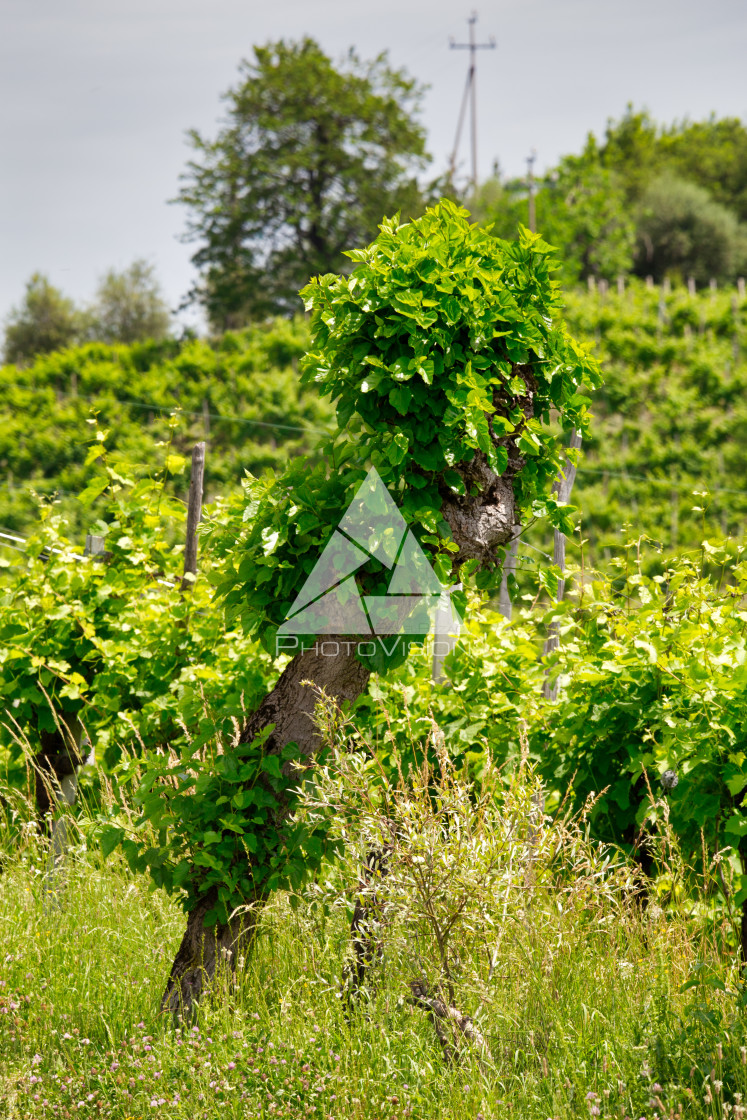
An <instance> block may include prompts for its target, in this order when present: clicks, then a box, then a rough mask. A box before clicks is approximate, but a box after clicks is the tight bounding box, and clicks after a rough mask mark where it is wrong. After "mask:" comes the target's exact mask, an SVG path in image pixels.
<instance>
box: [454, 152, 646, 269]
mask: <svg viewBox="0 0 747 1120" xmlns="http://www.w3.org/2000/svg"><path fill="white" fill-rule="evenodd" d="M527 193H528V192H527V187H526V183H524V182H522V181H521V180H515V181H514V182H512V183H507V184H506V185H505V186H504V187H502V186H501V184H500V182H499V181H497V180H496V179H492V180H489V181H488V183H486V184H484V185H483V187H481V188H480V191H479V192H478V194H477V197H476V198H475V199H474V200H473V201H472V202H471V204H470V209H471V210H472V212H473V214H474V215H475V217H477V218H478V219H481V220H485V221H488V222H492V223H493V232H494V233H495V234H496V236H498V237H503V238H511V237H514V236H515V235H516V230H517V227H518V226H519V224H521V223H523V222H526V220H527ZM536 216H537V228H538V230H540V232H541V234H542V236H543V237H544V238H545V239H546V240H547V241H548V242H549V243H550V244H551V245H554V246H556V247H557V248H558V249H559V257H560V260H561V261H562V277H563V279H564V280H565V281H567V282H568V283H575V282H577V281H579V280H585V279H586V277H587V276H592V275H593V276H602V277H605V278H606V279H610V280H611V279H614V278H615V277H616V276H619V275H620V273H624V272H629V271H630V269H631V268H632V265H633V252H634V248H635V224H634V221H633V218H632V216H631V213H630V207H629V206H628V205H627V201H626V197H625V192H624V189H623V186H622V183H621V180H620V177H619V175H618V174H617V173H616V172H614V171H610V170H609V169H608V168H606V167H603V166H602V165H601V164H600V162H599V153H598V150H597V147H596V145H595V143H594V141H593V139H592V138H590V140H589V142H588V143H587V146H586V149H585V150H584V152H583V153H582V154H581V155H580V156H566V157H564V158H563V159H562V160H561V161H560V164H559V165H558V167H557V168H556V169H555V170H554V171H553V172H552V173H551V174H550V175H549V176H548V177H547V178H546V179H544V180H543V181H541V182H540V183H538V190H537V195H536Z"/></svg>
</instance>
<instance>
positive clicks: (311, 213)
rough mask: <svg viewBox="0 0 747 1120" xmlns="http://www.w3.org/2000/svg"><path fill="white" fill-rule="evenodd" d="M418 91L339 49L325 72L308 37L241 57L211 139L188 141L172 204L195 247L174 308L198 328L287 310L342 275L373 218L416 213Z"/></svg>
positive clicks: (380, 65) (420, 134)
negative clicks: (180, 307) (196, 304)
mask: <svg viewBox="0 0 747 1120" xmlns="http://www.w3.org/2000/svg"><path fill="white" fill-rule="evenodd" d="M421 92H422V91H421V89H420V88H419V87H418V85H417V84H416V83H415V81H413V79H411V78H409V77H408V76H407V75H406V74H405V72H404V71H402V70H392V69H391V68H390V67H389V66H388V65H387V61H386V55H384V54H382V55H379V56H378V57H377V58H376V59H374V60H373V61H372V62H368V63H364V62H362V61H361V60H360V59H359V58H358V57H357V55H356V54H355V53H354V52H353V51H352V50H351V51H350V53H349V55H348V57H347V60H346V64H345V66H344V68H343V69H337V68H336V67H335V66H334V65H333V64H332V62H331V60H330V59H329V58H328V57H327V55H325V54H324V52H323V51H322V50H321V48H320V47H319V46H318V44H317V43H315V42H314V41H313V40H312V39H309V38H305V39H303V40H302V41H300V42H285V41H280V42H276V43H269V44H268V45H267V46H265V47H255V48H254V57H253V58H252V59H251V60H250V61H245V62H244V63H243V64H242V67H241V82H240V83H239V85H237V86H236V87H235V88H233V89H231V90H229V91H228V93H227V94H226V98H225V99H226V101H227V103H228V116H227V119H226V121H225V123H224V124H223V126H222V128H221V129H220V131H219V133H218V136H217V138H216V139H215V140H208V139H206V138H204V137H202V136H201V135H200V134H199V133H198V132H197V131H195V130H192V131H191V132H190V134H189V136H190V141H191V143H192V146H193V148H194V149H195V152H196V158H195V159H194V160H192V161H191V162H190V163H189V165H188V170H187V172H186V174H185V175H184V176H183V186H182V188H181V191H180V193H179V195H178V198H177V200H176V201H178V202H181V203H182V204H183V205H185V206H186V207H187V208H188V210H189V214H190V217H189V222H188V227H187V233H186V239H187V240H189V241H196V242H199V243H200V244H199V248H198V250H197V252H196V253H195V255H194V256H193V258H192V260H193V262H194V264H195V265H196V266H197V267H198V269H199V270H200V273H201V281H200V282H199V283H198V284H197V285H196V286H195V287H194V288H193V289H192V292H191V293H190V297H188V298H191V300H193V301H194V300H199V301H200V302H201V303H202V304H203V305H204V307H205V309H206V311H207V314H208V318H209V320H210V322H211V324H213V325H214V326H215V327H216V328H226V327H235V326H238V325H242V324H243V323H245V322H246V321H247V320H248V319H249V318H251V317H252V316H255V317H256V316H263V315H266V314H268V313H281V314H284V313H287V312H288V311H295V310H300V301H299V299H298V290H299V288H301V287H303V285H304V284H305V283H306V282H307V281H308V279H309V278H310V277H311V276H313V275H316V274H319V273H326V272H335V271H341V270H343V269H344V266H345V263H346V261H345V257H344V256H343V251H344V250H345V249H346V248H347V246H348V245H351V244H360V243H361V242H364V243H365V242H367V241H368V240H370V238H371V237H372V236H373V235H375V233H376V229H377V225H378V222H379V220H380V217H381V214H382V213H393V212H394V211H400V212H403V213H404V214H412V213H415V212H417V211H419V210H420V209H421V207H422V201H421V192H420V188H419V186H418V183H417V180H416V177H415V174H416V172H417V171H418V170H419V169H421V168H423V167H424V166H425V164H426V163H427V160H428V157H427V155H426V152H425V132H424V129H423V127H422V125H421V124H420V123H418V121H417V120H416V118H415V115H414V114H415V112H416V110H417V108H418V105H419V102H420V97H421Z"/></svg>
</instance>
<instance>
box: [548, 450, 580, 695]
mask: <svg viewBox="0 0 747 1120" xmlns="http://www.w3.org/2000/svg"><path fill="white" fill-rule="evenodd" d="M580 447H581V433H580V432H579V431H573V432H571V440H570V444H569V449H570V448H580ZM564 475H565V477H563V476H562V475H558V477H557V478H556V479H555V482H554V483H553V492H554V493H555V494H557V496H558V501H559V502H562V503H566V502H568V501H570V497H571V490H572V489H573V483H574V482H575V479H576V467H575V464H574V463H572V462H571V460H570V459H566V461H565V468H564ZM553 564H554V565H555V567H556V568H560V570H561V572H565V534H564V533H561V532H560V530H558V529H555V531H554V544H553ZM564 595H565V579H562V578H561V579H559V580H558V595H557V600H558V602H560V601H561V599H562V598H563V596H564ZM558 645H559V639H558V624H557V622H551V623H550V630H549V633H548V635H547V638H546V639H545V646H544V649H543V651H542V655H543V657H547V655H548V654H549V653H552V651H553V650H554V649H557V648H558ZM542 691H543V692H544V694H545V696H546V697H547V699H548V700H555V698H556V697H557V694H558V689H557V686H555V687H552V688H551V687H550V678H549V674H548V671H547V668H545V683H544V685H543V687H542Z"/></svg>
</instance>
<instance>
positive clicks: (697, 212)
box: [636, 173, 747, 284]
mask: <svg viewBox="0 0 747 1120" xmlns="http://www.w3.org/2000/svg"><path fill="white" fill-rule="evenodd" d="M638 241H639V245H638V253H637V258H636V271H637V272H638V273H639V274H640V275H642V276H643V275H651V276H653V277H654V280H656V281H657V282H660V281H661V280H663V279H664V277H665V276H668V275H670V276H671V275H676V276H679V277H680V278H683V279H684V278H685V277H688V276H692V277H694V278H695V280H696V281H697V282H698V283H700V284H707V283H708V280H709V278H711V277H714V278H716V279H722V280H733V279H734V277H735V276H736V275H737V273H738V272H739V271H740V269H741V268H743V267H744V265H745V264H747V229H746V228H745V227H744V226H742V225H740V223H739V221H738V220H737V217H736V215H735V214H734V212H733V211H732V210H729V209H727V207H725V206H722V205H721V204H720V203H718V202H716V201H715V200H714V199H713V198H712V197H711V196H710V195H709V193H708V191H707V190H705V189H704V188H703V187H699V186H696V184H695V183H688V182H686V181H685V180H684V179H677V178H675V177H674V176H673V175H672V174H671V173H666V174H664V175H661V176H659V177H658V178H656V179H654V180H653V182H652V183H651V184H650V185H649V187H648V188H647V189H646V191H645V192H644V194H643V197H642V199H641V206H640V216H639V219H638Z"/></svg>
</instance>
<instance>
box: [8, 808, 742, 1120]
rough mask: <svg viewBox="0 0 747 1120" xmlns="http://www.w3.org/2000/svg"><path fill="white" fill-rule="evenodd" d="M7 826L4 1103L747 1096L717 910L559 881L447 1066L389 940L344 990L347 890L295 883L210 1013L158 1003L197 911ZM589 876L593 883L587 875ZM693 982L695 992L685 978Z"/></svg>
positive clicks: (79, 846) (523, 919) (520, 1104)
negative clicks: (710, 917) (57, 864)
mask: <svg viewBox="0 0 747 1120" xmlns="http://www.w3.org/2000/svg"><path fill="white" fill-rule="evenodd" d="M17 824H18V822H16V826H14V827H10V823H6V828H5V843H4V848H3V852H2V868H1V871H0V1116H2V1117H7V1118H8V1120H10V1118H13V1120H16V1118H21V1117H22V1118H33V1120H36V1118H39V1120H42V1118H44V1120H47V1118H49V1117H65V1118H67V1117H111V1118H117V1120H140V1118H143V1117H150V1116H162V1117H174V1118H175V1120H186V1118H189V1120H215V1118H217V1117H224V1118H226V1120H228V1118H233V1117H236V1118H238V1117H242V1118H243V1117H246V1118H260V1117H262V1118H264V1117H287V1118H294V1120H295V1118H298V1120H300V1118H305V1117H314V1118H317V1120H322V1118H335V1120H337V1118H340V1120H342V1118H347V1117H350V1118H353V1120H359V1118H361V1120H362V1118H364V1117H365V1118H366V1120H368V1118H371V1120H373V1118H376V1120H401V1118H403V1117H413V1118H416V1120H430V1118H434V1120H435V1118H439V1120H440V1118H454V1120H461V1118H462V1117H471V1118H475V1120H478V1118H482V1120H497V1118H499V1117H516V1118H518V1117H521V1118H522V1120H523V1118H526V1120H535V1118H536V1120H548V1118H553V1120H555V1118H564V1117H588V1116H601V1117H619V1118H620V1120H622V1118H624V1117H629V1118H630V1120H640V1118H641V1117H645V1118H646V1120H648V1118H653V1117H672V1116H685V1117H722V1116H735V1117H736V1118H737V1120H739V1117H741V1116H742V1115H743V1113H744V1109H743V1106H742V1104H741V1099H742V1098H741V1096H740V1094H742V1093H747V1065H746V1064H745V1063H746V1062H747V1050H746V1049H745V1045H746V1044H747V1028H746V1027H745V1022H744V1013H743V1012H742V1011H741V1010H740V1007H741V1004H740V998H739V991H741V988H740V986H739V982H738V979H737V975H736V970H735V964H734V960H733V956H732V954H731V950H730V949H729V946H728V944H727V943H726V942H725V941H724V939H723V938H719V937H717V936H716V935H715V934H714V931H713V928H712V927H708V926H707V925H706V924H705V923H701V925H700V926H695V925H693V922H692V919H691V918H690V917H688V916H687V915H685V914H683V913H679V912H677V911H672V912H668V911H663V910H661V909H660V908H659V907H658V906H651V907H649V908H648V909H647V910H646V911H641V909H640V907H639V906H638V904H637V903H635V902H633V901H631V900H630V899H627V898H623V899H619V898H618V899H616V898H615V895H614V890H612V891H607V892H604V891H602V892H601V893H599V892H597V893H594V892H593V891H591V890H590V883H591V881H589V883H584V881H583V873H582V872H577V873H576V875H575V879H576V883H575V885H573V889H572V890H569V891H567V892H566V893H565V894H564V895H562V899H561V896H556V895H554V894H553V892H552V891H546V892H544V893H543V892H538V893H537V895H536V896H535V898H534V900H533V903H532V908H531V911H530V912H529V913H528V914H527V913H523V914H522V915H519V916H518V917H517V916H516V915H514V916H511V917H509V919H507V921H508V925H507V926H506V928H505V929H504V930H503V934H502V937H501V940H500V953H499V958H498V960H497V962H496V963H495V967H494V969H493V970H492V971H491V974H490V978H489V982H486V983H485V984H483V986H482V988H481V989H479V991H478V990H477V989H475V994H474V995H473V997H469V995H468V996H467V997H465V998H469V999H471V1003H470V1005H469V1006H467V1007H464V1008H462V1010H463V1011H466V1012H468V1013H470V1014H471V1015H473V1016H474V1017H475V1020H476V1022H478V1023H479V1026H480V1030H481V1031H482V1033H483V1034H484V1036H485V1037H486V1039H487V1040H488V1042H489V1045H490V1056H489V1057H487V1056H486V1055H485V1054H484V1053H478V1052H476V1051H475V1050H474V1048H471V1047H469V1046H468V1045H466V1044H465V1046H464V1048H463V1050H462V1053H461V1056H460V1058H459V1060H458V1061H456V1062H454V1063H452V1064H451V1065H449V1064H447V1063H446V1062H445V1061H444V1056H443V1053H442V1050H441V1047H440V1045H439V1042H438V1039H437V1036H436V1033H435V1030H434V1028H433V1025H432V1024H431V1022H430V1021H429V1019H428V1017H427V1015H426V1014H425V1013H424V1011H423V1010H422V1009H421V1008H419V1007H417V1006H414V1005H413V1004H412V1002H411V1001H410V1000H409V999H408V991H407V987H406V985H405V984H404V983H403V979H406V978H407V969H408V967H410V964H409V958H408V959H407V960H405V959H404V958H403V959H395V958H396V952H395V951H394V950H392V954H393V956H392V955H388V951H387V952H385V954H384V958H383V960H382V963H381V965H380V967H379V969H378V975H377V977H376V983H375V984H374V985H373V986H372V990H371V994H370V998H369V999H368V1001H367V1002H366V1003H365V1005H361V1006H359V1007H358V1008H356V1009H354V1010H353V1011H352V1012H351V1011H350V1010H349V1009H348V1007H347V1005H346V1003H345V1001H344V1000H343V999H342V998H341V995H340V976H341V974H342V970H343V965H344V961H345V959H346V954H347V952H348V949H349V940H350V935H349V913H348V911H347V909H346V908H345V907H344V906H343V905H328V904H324V905H322V904H321V903H319V902H318V901H317V902H313V901H311V900H310V898H309V897H302V898H300V899H295V900H293V901H294V905H291V904H290V903H291V899H289V897H288V896H287V895H284V894H278V896H277V897H276V898H275V899H274V900H273V901H272V903H271V904H269V905H268V906H267V907H266V908H265V910H264V913H263V915H262V919H261V924H260V931H259V935H258V938H257V941H256V944H255V947H254V949H253V951H252V952H251V954H250V955H249V956H248V959H246V960H243V959H242V960H240V962H239V968H238V971H237V973H236V975H235V976H231V975H230V974H226V975H224V976H222V977H221V978H220V979H219V981H218V983H217V985H216V988H215V994H214V997H213V998H212V999H210V1000H206V1001H204V1002H203V1004H202V1006H200V1007H199V1009H198V1010H197V1012H196V1014H195V1016H194V1018H193V1019H190V1021H189V1022H177V1023H174V1021H173V1020H171V1019H164V1018H163V1017H162V1016H161V1015H160V1013H159V999H160V996H161V993H162V991H163V989H164V985H165V982H166V978H167V975H168V970H169V966H170V962H171V960H172V957H173V954H174V952H175V950H176V948H177V946H178V943H179V939H180V936H181V933H182V929H183V923H184V918H183V915H182V913H181V911H180V909H179V907H178V905H177V904H176V903H175V902H174V901H172V900H170V899H168V898H167V897H166V896H165V895H164V894H162V893H161V892H159V891H153V890H151V889H149V885H148V881H147V880H146V879H144V878H140V877H137V876H134V875H132V874H131V873H130V872H129V870H128V869H127V867H126V865H125V864H124V863H123V862H122V860H121V859H120V858H118V857H114V858H110V859H109V860H106V861H104V860H103V859H102V858H101V856H100V855H99V853H98V852H97V851H95V850H93V849H92V848H87V847H86V844H85V843H84V841H83V840H82V838H81V836H82V834H75V835H74V838H75V841H76V842H74V843H73V845H72V847H71V849H70V851H69V853H68V855H67V857H66V860H65V864H64V871H63V872H62V873H61V874H60V875H58V877H57V879H56V880H55V882H54V891H53V892H52V893H51V894H50V892H49V881H48V880H47V879H46V869H47V862H48V850H47V846H46V845H45V843H44V842H43V841H41V840H40V838H39V837H38V835H37V834H36V831H35V829H34V828H33V827H27V826H21V827H18V826H17ZM576 888H577V889H576ZM688 983H691V984H692V987H690V988H686V989H685V990H683V988H684V987H685V985H686V984H688Z"/></svg>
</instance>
